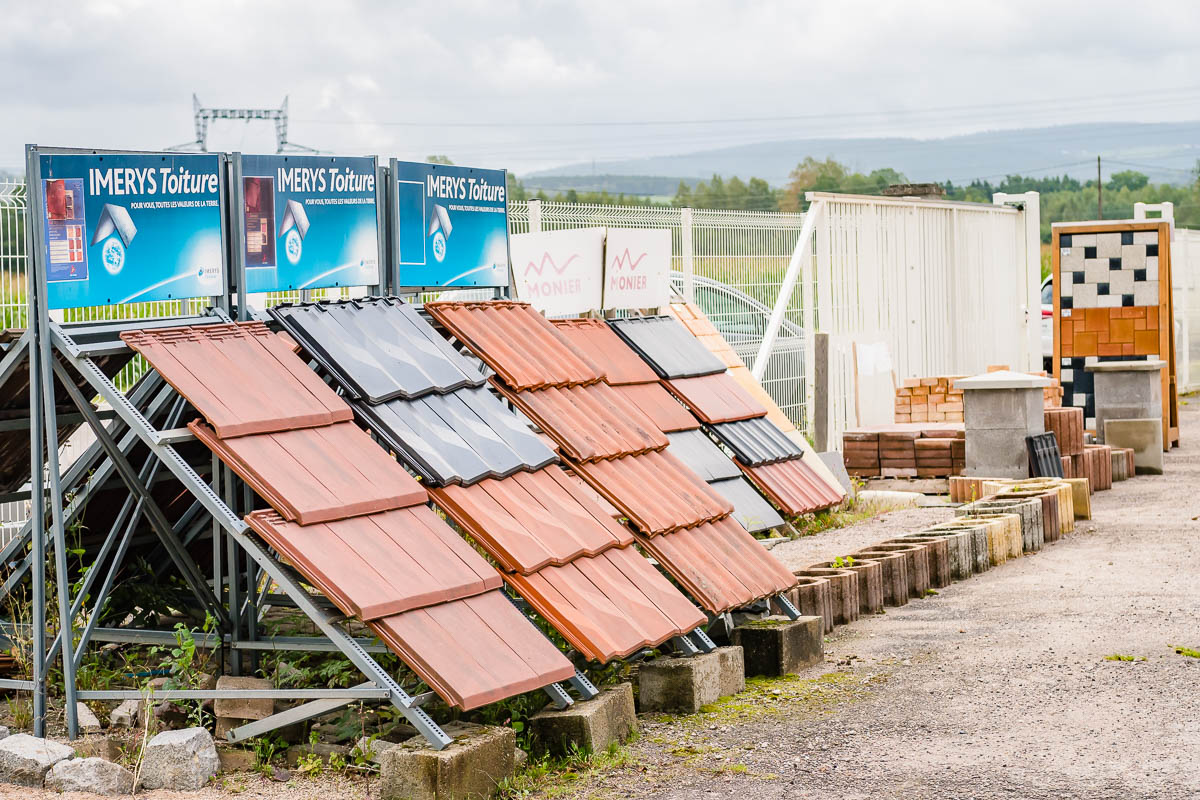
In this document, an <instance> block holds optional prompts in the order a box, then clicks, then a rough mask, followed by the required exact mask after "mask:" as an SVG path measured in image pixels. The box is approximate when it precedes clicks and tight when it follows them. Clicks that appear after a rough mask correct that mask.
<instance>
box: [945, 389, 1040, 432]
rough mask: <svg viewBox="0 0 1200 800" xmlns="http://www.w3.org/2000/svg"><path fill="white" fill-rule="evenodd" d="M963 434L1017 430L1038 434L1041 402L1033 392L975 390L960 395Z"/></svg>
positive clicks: (1032, 390)
mask: <svg viewBox="0 0 1200 800" xmlns="http://www.w3.org/2000/svg"><path fill="white" fill-rule="evenodd" d="M963 404H964V409H963V415H964V422H965V424H966V429H967V431H971V430H1009V429H1013V428H1018V429H1022V430H1027V431H1029V432H1030V433H1042V432H1044V430H1045V428H1044V426H1045V420H1044V419H1043V415H1044V411H1045V400H1044V398H1043V395H1042V390H1041V389H1040V388H1036V389H975V390H971V391H967V392H964V393H963Z"/></svg>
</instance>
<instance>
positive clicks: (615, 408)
mask: <svg viewBox="0 0 1200 800" xmlns="http://www.w3.org/2000/svg"><path fill="white" fill-rule="evenodd" d="M494 383H495V385H496V387H497V388H498V389H499V390H500V391H501V392H502V393H503V394H504V396H505V397H507V398H508V399H509V400H511V401H512V402H513V404H514V405H516V406H517V407H518V408H519V409H521V411H522V412H524V413H525V415H526V416H527V417H529V418H530V419H532V420H533V421H534V422H536V423H537V424H538V427H540V428H541V429H542V430H543V431H545V432H546V433H548V434H549V435H550V438H552V439H554V440H555V441H556V442H557V443H558V445H559V448H560V449H561V450H562V452H563V454H564V455H566V456H568V457H570V458H573V459H576V460H580V461H591V460H594V459H598V458H616V457H617V456H622V455H629V454H631V453H645V452H647V451H649V450H661V449H663V448H664V447H666V446H667V445H668V444H670V441H669V440H668V439H667V437H666V435H665V434H663V433H662V431H660V430H659V429H658V428H656V427H655V425H654V422H653V421H652V420H651V419H650V418H649V417H647V416H646V415H645V414H642V413H641V412H640V411H638V410H637V409H636V408H633V407H631V406H629V405H628V404H627V403H625V402H624V401H623V400H622V398H621V397H620V396H619V395H617V394H616V392H615V391H614V389H613V388H612V387H611V386H609V385H607V384H604V383H593V384H590V385H588V386H564V387H550V388H546V389H531V390H527V391H520V392H518V391H512V390H510V389H508V388H507V387H505V386H504V385H503V384H501V383H500V382H499V381H495V382H494Z"/></svg>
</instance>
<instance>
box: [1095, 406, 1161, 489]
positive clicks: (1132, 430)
mask: <svg viewBox="0 0 1200 800" xmlns="http://www.w3.org/2000/svg"><path fill="white" fill-rule="evenodd" d="M1104 441H1105V442H1106V443H1107V444H1109V445H1110V446H1112V447H1128V448H1131V449H1132V450H1133V467H1134V471H1136V472H1137V473H1138V474H1139V475H1162V473H1163V449H1162V419H1161V418H1160V417H1155V418H1153V419H1109V420H1105V422H1104Z"/></svg>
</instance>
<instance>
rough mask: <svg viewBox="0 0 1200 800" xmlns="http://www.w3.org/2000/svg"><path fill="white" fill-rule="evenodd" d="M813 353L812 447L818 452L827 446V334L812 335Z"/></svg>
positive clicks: (828, 373) (826, 448)
mask: <svg viewBox="0 0 1200 800" xmlns="http://www.w3.org/2000/svg"><path fill="white" fill-rule="evenodd" d="M812 340H813V349H814V350H815V351H816V352H815V353H814V359H813V361H814V368H813V373H812V378H811V380H810V381H809V383H810V384H811V385H812V392H813V399H812V430H813V447H815V448H816V450H817V452H818V453H825V452H828V451H829V450H831V449H834V448H831V447H830V446H829V382H830V371H829V334H828V333H816V334H813V335H812Z"/></svg>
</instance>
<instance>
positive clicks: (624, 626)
mask: <svg viewBox="0 0 1200 800" xmlns="http://www.w3.org/2000/svg"><path fill="white" fill-rule="evenodd" d="M505 577H506V579H507V580H508V581H509V583H511V584H512V585H513V587H514V588H516V590H517V591H518V592H519V593H520V594H521V596H522V597H524V598H525V599H526V600H527V601H529V604H530V605H531V606H532V607H533V608H534V609H535V610H536V611H537V612H538V614H540V615H541V616H542V617H543V618H545V619H546V620H548V621H549V622H550V623H551V624H552V625H554V627H555V628H556V629H558V630H559V631H560V632H561V633H562V634H563V636H565V637H566V638H567V641H569V642H570V643H571V645H572V646H573V647H574V648H575V649H577V650H578V651H579V652H580V653H582V654H583V655H584V657H585V658H587V659H588V660H589V661H600V662H608V661H611V660H613V659H614V658H621V657H623V656H627V655H630V654H631V653H635V652H637V651H638V650H641V649H642V648H644V647H655V646H657V645H659V644H661V643H663V642H665V641H667V640H668V639H670V638H671V637H673V636H678V635H679V634H682V633H687V632H688V631H691V630H693V629H694V628H696V627H697V626H699V625H703V624H704V622H705V621H706V620H705V616H704V615H703V614H702V613H700V611H699V610H698V609H697V608H696V607H695V606H693V605H692V604H691V603H689V602H688V601H687V599H686V598H685V597H684V596H683V595H682V594H680V593H679V591H678V590H677V589H675V587H673V586H672V585H671V584H670V583H669V582H668V581H667V579H666V578H664V577H663V576H662V574H661V573H659V572H658V571H657V570H655V569H654V567H653V566H651V565H650V563H649V562H648V561H646V559H645V558H643V557H642V555H641V554H640V553H638V552H637V550H636V549H635V548H633V547H632V546H627V547H622V548H613V549H610V550H606V551H605V552H604V553H602V554H600V555H598V556H585V557H583V558H577V559H575V560H574V561H572V562H571V563H570V564H567V565H565V566H561V567H546V568H545V569H541V570H538V571H537V572H536V573H534V574H532V575H507V576H505Z"/></svg>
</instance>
